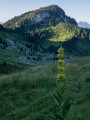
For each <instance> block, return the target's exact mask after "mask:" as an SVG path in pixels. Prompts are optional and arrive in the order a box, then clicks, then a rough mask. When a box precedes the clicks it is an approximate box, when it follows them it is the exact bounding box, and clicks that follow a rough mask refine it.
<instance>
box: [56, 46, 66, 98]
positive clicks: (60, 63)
mask: <svg viewBox="0 0 90 120" xmlns="http://www.w3.org/2000/svg"><path fill="white" fill-rule="evenodd" d="M57 57H58V65H57V69H58V74H57V86H58V88H59V89H60V91H61V95H62V96H63V95H65V84H64V80H65V67H64V49H63V48H62V47H60V48H59V49H58V54H57Z"/></svg>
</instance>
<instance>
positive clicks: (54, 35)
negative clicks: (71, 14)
mask: <svg viewBox="0 0 90 120" xmlns="http://www.w3.org/2000/svg"><path fill="white" fill-rule="evenodd" d="M83 31H84V32H85V34H86V35H85V34H84V33H83ZM81 34H82V36H81ZM47 36H48V37H49V40H50V41H56V42H59V41H62V42H65V41H67V40H70V39H72V38H75V37H76V38H82V39H87V38H88V32H87V31H86V30H84V29H82V28H80V27H78V26H75V25H71V24H65V23H59V24H58V25H56V26H51V27H50V28H47Z"/></svg>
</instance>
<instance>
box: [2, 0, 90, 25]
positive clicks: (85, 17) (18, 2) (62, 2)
mask: <svg viewBox="0 0 90 120" xmlns="http://www.w3.org/2000/svg"><path fill="white" fill-rule="evenodd" d="M51 4H56V5H58V6H59V7H61V8H62V9H63V10H64V11H65V13H66V15H68V16H71V17H73V18H75V19H76V20H77V21H87V22H89V23H90V0H0V22H5V21H7V20H9V19H10V18H13V17H14V16H17V15H20V14H22V13H25V12H27V11H30V10H35V9H38V8H40V7H43V6H48V5H51Z"/></svg>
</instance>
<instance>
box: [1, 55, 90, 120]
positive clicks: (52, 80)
mask: <svg viewBox="0 0 90 120" xmlns="http://www.w3.org/2000/svg"><path fill="white" fill-rule="evenodd" d="M65 68H66V78H67V80H66V81H65V83H66V86H67V93H66V94H67V96H68V97H69V96H70V97H72V107H71V109H70V112H69V114H68V116H67V118H66V120H90V57H85V58H79V59H76V60H73V61H68V62H66V63H65ZM5 71H6V72H5ZM8 71H10V72H8ZM56 74H57V63H56V62H49V63H47V64H46V63H44V64H38V65H36V64H33V65H25V64H22V63H15V62H10V61H7V65H6V66H4V65H3V59H2V60H1V59H0V120H48V116H50V114H52V113H55V112H59V111H58V109H57V106H56V104H55V103H54V100H53V98H52V94H53V93H54V92H55V90H56V89H57V85H56Z"/></svg>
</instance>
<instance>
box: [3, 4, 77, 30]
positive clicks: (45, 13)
mask: <svg viewBox="0 0 90 120" xmlns="http://www.w3.org/2000/svg"><path fill="white" fill-rule="evenodd" d="M60 22H63V23H70V24H73V25H77V22H76V21H75V19H73V18H70V17H68V16H67V15H66V14H65V12H64V10H63V9H62V8H60V7H59V6H58V5H49V6H46V7H42V8H40V9H37V10H34V11H29V12H27V13H24V14H22V15H20V16H17V17H14V18H13V19H11V20H9V21H7V22H6V23H5V24H4V27H6V28H12V29H15V30H16V29H18V28H20V29H21V27H22V28H23V30H25V31H24V32H27V31H28V30H31V28H35V29H36V28H38V27H49V26H54V25H57V24H58V23H60ZM26 30H27V31H26Z"/></svg>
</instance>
